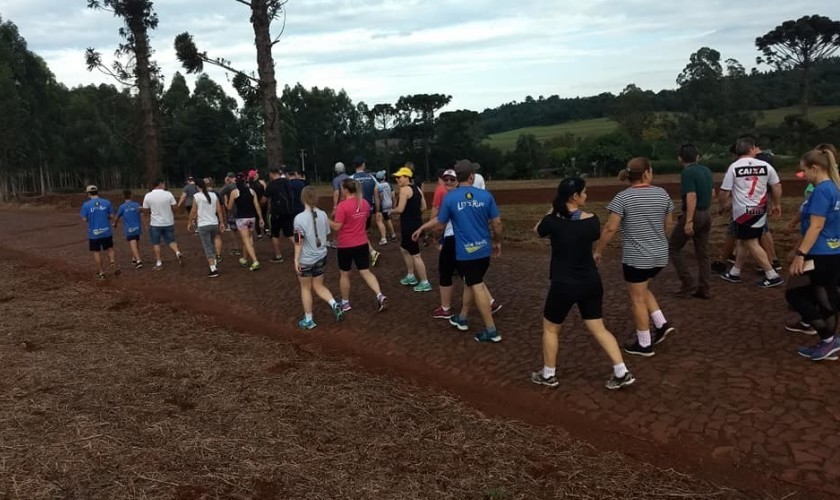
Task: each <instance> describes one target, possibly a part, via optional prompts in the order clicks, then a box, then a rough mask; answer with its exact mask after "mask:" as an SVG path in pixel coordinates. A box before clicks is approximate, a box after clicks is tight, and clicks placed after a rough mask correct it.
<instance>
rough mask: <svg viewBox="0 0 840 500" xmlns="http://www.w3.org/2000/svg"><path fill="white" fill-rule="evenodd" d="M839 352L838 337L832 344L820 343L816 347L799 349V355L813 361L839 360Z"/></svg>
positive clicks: (839, 339)
mask: <svg viewBox="0 0 840 500" xmlns="http://www.w3.org/2000/svg"><path fill="white" fill-rule="evenodd" d="M837 352H840V337H836V336H835V337H834V340H832V341H831V342H822V341H820V342H819V343H818V344H817V345H815V346H812V347H802V348H800V349H799V355H800V356H805V357H808V358H811V361H823V360H831V361H834V360H835V359H837V356H836V354H837Z"/></svg>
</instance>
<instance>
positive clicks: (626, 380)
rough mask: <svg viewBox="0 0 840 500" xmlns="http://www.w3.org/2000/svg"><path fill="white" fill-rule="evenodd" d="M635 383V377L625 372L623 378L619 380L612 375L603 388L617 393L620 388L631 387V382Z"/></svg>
mask: <svg viewBox="0 0 840 500" xmlns="http://www.w3.org/2000/svg"><path fill="white" fill-rule="evenodd" d="M635 381H636V377H634V376H633V374H632V373H630V372H627V373H625V374H624V376H623V377H621V378H619V377H616V376H615V374H613V376H612V377H610V378H609V380H607V383H606V384H604V387H606V388H607V389H609V390H611V391H617V390H619V389H621V388H622V387H627V386H628V385H633V382H635Z"/></svg>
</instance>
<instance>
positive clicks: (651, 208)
mask: <svg viewBox="0 0 840 500" xmlns="http://www.w3.org/2000/svg"><path fill="white" fill-rule="evenodd" d="M607 210H609V211H610V212H612V213H614V214H617V215H620V216H621V236H622V240H621V250H622V251H621V263H622V264H626V265H628V266H631V267H635V268H636V269H652V268H655V267H665V266H667V265H668V238H667V237H666V236H665V216H666V215H667V214H670V213H671V212H673V211H674V202H673V201H671V197H670V196H668V193H667V192H666V191H665V190H664V189H662V188H661V187H658V186H650V185H639V186H631V187H629V188H627V189H625V190H624V191H621V192H620V193H618V194H617V195H615V198H613V199H612V201H611V202H610V204H609V205H607Z"/></svg>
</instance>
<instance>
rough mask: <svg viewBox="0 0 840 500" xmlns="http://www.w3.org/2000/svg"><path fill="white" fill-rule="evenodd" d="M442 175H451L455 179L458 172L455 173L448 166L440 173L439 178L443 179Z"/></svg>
mask: <svg viewBox="0 0 840 500" xmlns="http://www.w3.org/2000/svg"><path fill="white" fill-rule="evenodd" d="M444 177H452V178H455V179H457V178H458V174H456V173H455V171H454V170H452V169H451V168H450V169H449V170H444V171H443V173H442V174H441V175H440V178H441V179H443V178H444Z"/></svg>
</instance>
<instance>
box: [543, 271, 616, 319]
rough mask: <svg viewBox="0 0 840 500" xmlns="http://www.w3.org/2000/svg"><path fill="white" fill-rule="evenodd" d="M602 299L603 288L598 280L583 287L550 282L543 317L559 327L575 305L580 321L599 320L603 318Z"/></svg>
mask: <svg viewBox="0 0 840 500" xmlns="http://www.w3.org/2000/svg"><path fill="white" fill-rule="evenodd" d="M603 299H604V288H603V286H602V285H601V282H600V280H599V281H598V282H593V283H590V284H587V285H583V286H581V285H577V286H570V285H566V284H560V283H557V282H554V281H552V282H551V287H550V288H549V289H548V296H547V297H546V298H545V307H544V308H543V317H544V318H545V319H547V320H548V321H550V322H552V323H554V324H557V325H560V324H562V323H563V322H564V321H566V316H568V315H569V311H571V310H572V306H574V305H575V304H577V306H578V310H579V311H580V317H581V319H583V320H590V319H601V318H602V317H603V316H604V315H603V312H602V305H603Z"/></svg>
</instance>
